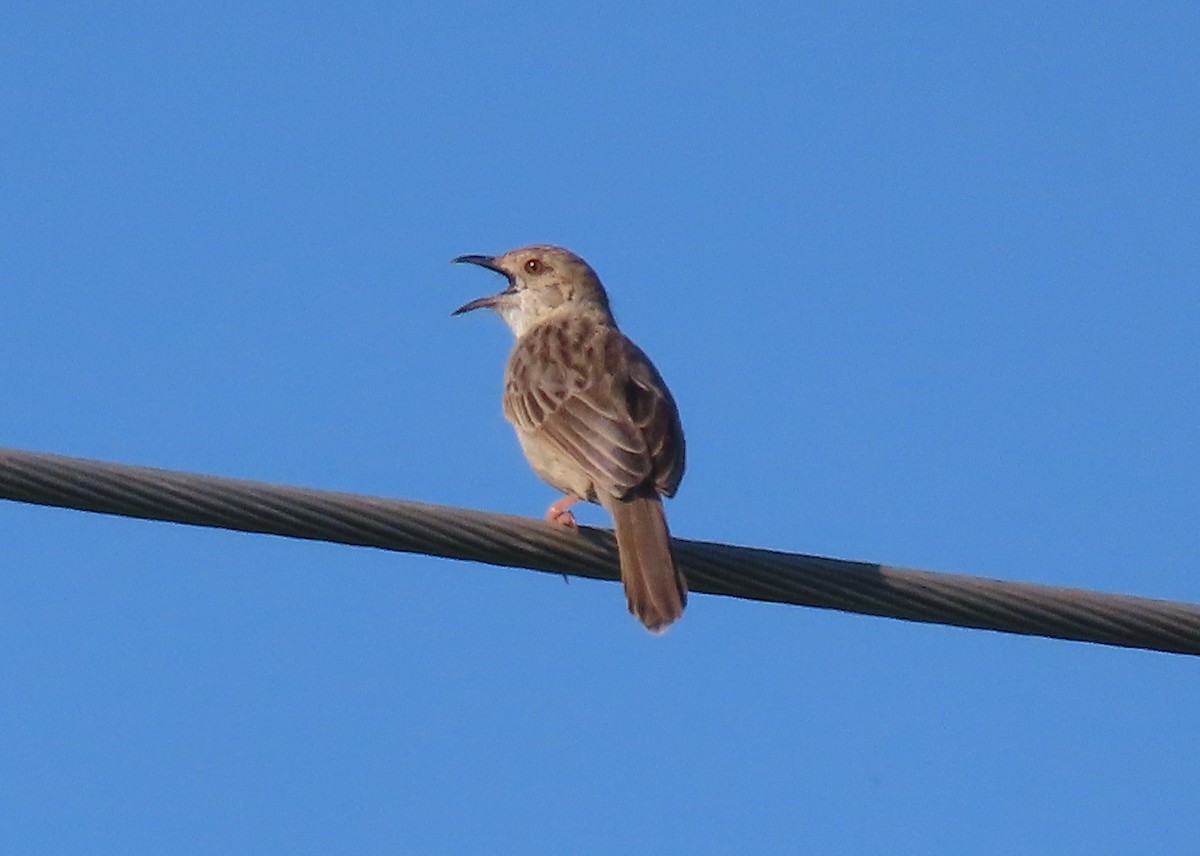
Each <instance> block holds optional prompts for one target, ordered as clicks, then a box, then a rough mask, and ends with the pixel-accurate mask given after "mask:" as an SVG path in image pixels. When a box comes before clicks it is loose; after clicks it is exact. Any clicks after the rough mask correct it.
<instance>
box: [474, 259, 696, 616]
mask: <svg viewBox="0 0 1200 856" xmlns="http://www.w3.org/2000/svg"><path fill="white" fill-rule="evenodd" d="M453 261H454V262H455V263H466V264H473V265H478V266H480V267H483V268H487V269H488V270H491V271H495V272H496V273H499V274H502V275H503V276H504V277H505V278H506V280H507V281H508V286H507V287H506V288H505V289H504V290H503V291H501V292H500V293H498V294H493V295H489V296H487V297H480V298H477V299H475V300H471V301H469V302H467V303H465V304H463V305H462V306H460V307H459V308H458V309H456V310H454V312H453V313H452V314H453V315H461V314H463V313H466V312H471V311H473V310H475V309H485V308H486V309H492V310H494V311H495V312H496V313H497V314H498V315H500V317H501V318H503V319H504V321H505V322H506V323H507V324H508V326H509V327H510V328H511V329H512V332H513V334H514V335H515V337H516V343H515V344H514V346H513V350H512V353H511V354H510V355H509V357H508V362H507V364H506V366H505V370H504V395H503V409H504V416H505V418H506V419H507V420H508V421H509V422H510V423H512V425H513V428H514V429H515V431H516V435H517V441H518V442H519V443H520V446H521V449H522V451H523V452H524V453H525V457H526V459H527V460H528V461H529V464H530V466H532V467H533V469H534V471H535V472H536V473H537V474H538V475H539V476H541V478H542V479H544V480H545V481H546V482H548V483H549V484H550V485H552V486H553V487H555V488H557V489H558V490H560V491H562V492H563V494H564V496H563V497H561V498H560V499H558V500H557V501H555V502H554V503H553V504H552V505H551V506H550V508H549V509H548V510H547V512H546V519H547V520H550V521H552V522H555V523H559V524H562V525H565V526H569V527H571V528H576V526H577V524H576V521H575V516H574V514H572V512H571V510H570V506H571V505H572V504H573V503H575V502H576V501H578V500H586V501H590V502H595V503H598V504H599V505H601V506H603V507H604V508H605V509H606V510H607V511H608V512H609V514H611V515H612V519H613V528H614V530H615V533H616V539H617V553H618V557H619V559H620V565H621V582H622V583H623V585H624V588H625V595H626V599H627V601H628V605H629V611H630V612H631V613H632V614H633V615H634V616H635V617H636V618H637V619H638V620H639V621H641V622H642V624H643V625H645V626H646V628H647V629H649V630H650V631H651V632H652V633H656V634H657V633H661V632H663V631H664V630H666V628H667V626H668V625H670V624H671V623H672V622H674V621H676V620H677V619H678V618H679V617H680V616H681V615H683V610H684V607H685V606H686V605H687V583H686V581H685V580H684V577H683V574H682V573H680V571H679V569H678V568H677V567H676V565H675V562H674V560H673V558H672V556H671V546H670V540H671V536H670V532H669V530H668V528H667V518H666V515H665V513H664V512H663V505H662V499H663V497H671V496H674V494H675V491H676V489H677V488H678V487H679V482H680V480H681V479H682V478H683V470H684V464H685V446H684V439H683V427H682V425H681V424H680V420H679V410H678V408H677V407H676V405H675V400H674V398H672V396H671V391H670V390H669V389H668V388H667V385H666V383H665V382H664V381H663V379H662V375H660V374H659V372H658V369H656V368H655V367H654V364H653V363H652V362H650V358H649V357H647V356H646V354H645V353H643V352H642V350H641V349H640V348H639V347H638V346H637V345H635V344H634V343H633V342H632V341H631V340H630V339H629V338H628V337H627V336H626V335H625V334H624V333H622V332H621V330H620V328H618V327H617V322H616V319H615V318H614V317H613V313H612V309H611V307H610V304H609V299H608V293H607V292H606V291H605V290H604V286H603V284H601V282H600V278H599V276H597V275H596V272H595V271H594V270H592V268H591V267H590V266H589V265H588V263H587V262H585V261H584V260H583V259H581V258H580V257H579V256H577V255H575V254H574V253H572V252H571V251H570V250H567V249H564V248H562V247H555V246H548V245H535V246H528V247H521V248H519V249H515V250H510V251H508V252H506V253H503V254H502V255H498V256H488V255H463V256H458V257H457V258H455V259H454V260H453Z"/></svg>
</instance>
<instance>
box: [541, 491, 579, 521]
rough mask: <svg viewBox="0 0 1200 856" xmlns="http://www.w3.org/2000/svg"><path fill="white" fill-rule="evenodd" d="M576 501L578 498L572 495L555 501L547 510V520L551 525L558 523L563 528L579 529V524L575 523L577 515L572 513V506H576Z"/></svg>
mask: <svg viewBox="0 0 1200 856" xmlns="http://www.w3.org/2000/svg"><path fill="white" fill-rule="evenodd" d="M576 500H577V497H574V496H571V495H570V494H567V495H566V496H564V497H560V498H559V499H557V500H555V501H554V502H553V503H551V505H550V507H549V508H547V509H546V519H547V520H549V521H550V522H551V523H558V524H560V525H562V526H568V527H570V528H571V529H578V528H579V524H578V523H576V522H575V515H574V514H572V513H571V506H572V505H574V504H575V502H576Z"/></svg>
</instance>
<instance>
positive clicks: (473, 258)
mask: <svg viewBox="0 0 1200 856" xmlns="http://www.w3.org/2000/svg"><path fill="white" fill-rule="evenodd" d="M452 261H453V262H454V263H455V264H463V263H466V264H472V265H479V266H480V267H485V268H487V269H488V270H494V271H495V272H496V273H498V274H503V275H504V276H505V277H508V272H507V271H505V270H504V269H503V268H501V267H498V266H497V265H496V258H495V257H494V256H478V255H467V256H459V257H458V258H456V259H453V260H452ZM515 291H516V289H514V288H513V285H512V279H511V278H509V283H508V288H506V289H505V290H504V291H502V292H500V294H491V295H488V296H487V297H477V298H475V299H474V300H471V301H468V302H467V303H464V304H463V305H462V306H460V307H458V308H457V309H455V310H454V311H453V312H451V313H450V314H451V315H462V314H463V313H464V312H470V311H471V310H473V309H485V308H487V309H490V308H492V307H494V306H495V305H496V301H497V300H499V299H500V297H501V296H503V295H505V294H513V293H514V292H515Z"/></svg>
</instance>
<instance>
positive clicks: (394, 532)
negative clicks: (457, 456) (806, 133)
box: [0, 449, 1200, 654]
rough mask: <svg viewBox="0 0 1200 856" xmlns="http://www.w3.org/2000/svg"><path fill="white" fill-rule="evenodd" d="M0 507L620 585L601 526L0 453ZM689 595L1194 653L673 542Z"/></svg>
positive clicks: (962, 580)
mask: <svg viewBox="0 0 1200 856" xmlns="http://www.w3.org/2000/svg"><path fill="white" fill-rule="evenodd" d="M0 498H3V499H9V500H15V501H18V502H28V503H34V504H37V505H50V506H58V507H62V508H74V509H79V510H81V511H95V512H100V513H104V514H119V515H122V516H125V517H137V518H144V519H147V520H166V521H173V522H175V523H188V524H192V525H196V526H212V527H217V528H221V529H234V530H240V531H244V532H262V533H267V534H272V535H284V536H288V537H291V538H306V539H311V540H320V541H332V542H336V543H341V544H357V545H361V546H366V547H378V548H381V549H384V550H395V551H399V552H405V553H425V554H428V555H431V556H442V557H445V558H450V559H465V560H468V561H476V562H485V563H487V564H491V565H503V566H509V567H522V568H530V569H533V570H538V571H548V572H551V573H555V574H564V573H565V574H573V575H576V576H582V577H591V578H593V579H604V580H616V579H619V570H618V564H617V551H616V543H615V541H614V540H613V537H612V533H611V532H609V531H608V530H601V529H592V528H590V527H581V528H580V529H579V530H578V532H572V531H570V530H567V529H565V528H563V527H561V526H556V525H554V524H551V523H544V522H542V521H535V520H529V519H526V518H521V517H512V516H509V515H505V514H493V513H488V512H482V511H472V510H469V509H461V508H451V507H448V506H439V505H428V504H425V503H418V502H406V501H401V500H395V499H381V498H376V497H368V496H359V495H356V494H348V493H336V492H332V491H322V490H312V489H308V488H298V487H287V486H281V485H272V484H265V483H262V482H253V481H244V480H240V479H229V478H219V477H216V476H207V475H200V474H195V473H181V472H173V471H169V470H160V469H152V468H148V467H134V466H128V465H124V464H114V463H107V462H102V461H92V460H84V459H81V458H70V457H65V456H62V455H51V454H45V453H38V452H28V451H22V450H16V449H0ZM672 549H673V551H674V553H675V558H676V561H677V563H678V564H679V567H680V569H681V570H682V571H683V573H684V574H685V575H686V576H687V580H688V586H689V588H690V589H691V590H692V591H695V592H703V593H707V594H720V595H728V596H732V597H740V598H746V599H750V600H762V601H773V602H776V603H791V604H798V605H803V606H817V607H823V608H826V609H839V610H844V611H846V612H859V613H865V614H869V615H881V616H887V617H890V618H902V619H906V620H908V621H922V622H929V623H939V624H950V625H956V626H959V627H973V628H980V629H986V630H997V631H1002V632H1006V633H1021V634H1026V635H1033V636H1046V637H1051V638H1056V639H1073V640H1078V641H1083V642H1097V643H1102V644H1106V645H1118V646H1122V647H1128V648H1146V649H1151V650H1157V651H1168V652H1173V653H1179V654H1200V605H1197V604H1188V603H1176V602H1172V601H1163V600H1152V599H1149V598H1138V597H1130V596H1126V595H1116V594H1103V593H1100V592H1092V591H1085V590H1082V589H1071V588H1057V587H1052V586H1042V585H1034V584H1031V583H1017V582H1007V581H1003V580H993V579H984V578H981V577H969V576H962V575H958V574H945V573H932V572H929V571H919V570H911V569H905V568H895V567H890V566H887V565H878V564H870V563H866V562H852V561H846V560H842V559H829V558H823V557H820V556H806V555H801V554H796V553H781V552H775V551H771V550H761V549H754V548H748V547H733V546H729V545H726V544H713V543H708V542H704V541H686V540H682V539H678V538H677V539H674V541H673V542H672Z"/></svg>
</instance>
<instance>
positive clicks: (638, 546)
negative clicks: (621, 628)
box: [605, 488, 687, 633]
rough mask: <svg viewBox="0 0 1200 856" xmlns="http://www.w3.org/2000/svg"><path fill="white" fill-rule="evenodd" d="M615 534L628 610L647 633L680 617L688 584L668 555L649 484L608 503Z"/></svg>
mask: <svg viewBox="0 0 1200 856" xmlns="http://www.w3.org/2000/svg"><path fill="white" fill-rule="evenodd" d="M605 504H606V505H609V511H610V512H611V513H612V518H613V527H614V528H615V529H616V533H617V551H618V553H619V554H620V558H621V582H622V583H624V585H625V597H626V598H627V599H628V600H629V611H630V612H632V613H633V614H634V615H635V616H636V617H637V619H638V621H640V622H642V624H644V625H646V628H647V629H648V630H650V632H651V633H662V632H663V631H664V630H666V629H667V625H669V624H670V623H671V622H672V621H674V620H675V619H677V618H679V616H681V615H683V608H684V606H685V605H686V604H687V583H686V582H685V581H684V579H683V574H681V573H679V571H677V570H676V569H675V562H674V561H673V560H672V559H671V546H670V545H671V535H670V533H669V532H668V531H667V517H666V515H665V514H663V507H662V499H661V498H660V497H659V495H658V493H657V492H656V491H654V490H653V489H652V488H649V489H645V490H644V492H642V493H635V494H633V495H631V496H629V497H627V498H626V499H614V500H611V501H610V502H608V503H605Z"/></svg>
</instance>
